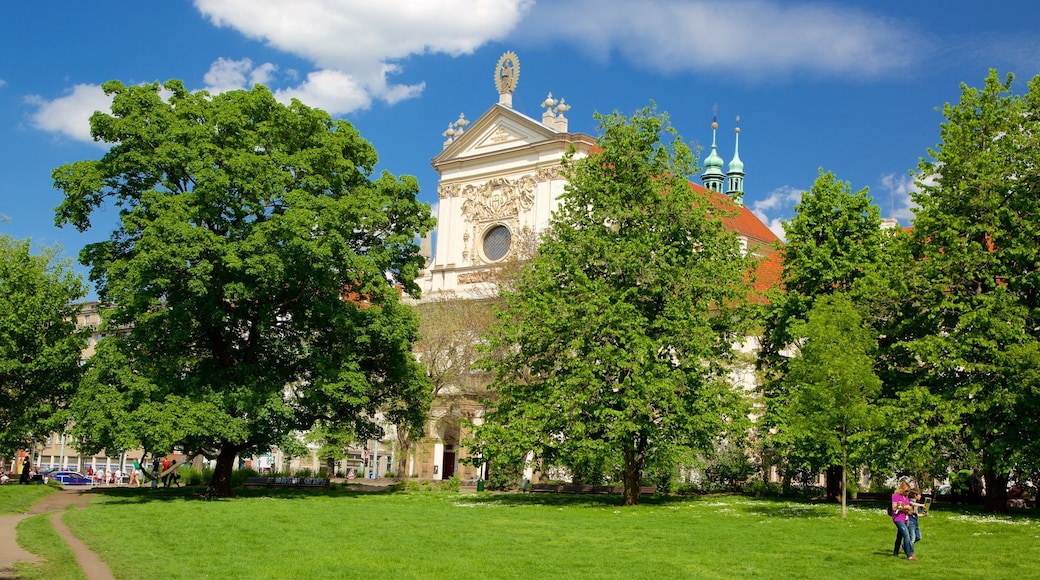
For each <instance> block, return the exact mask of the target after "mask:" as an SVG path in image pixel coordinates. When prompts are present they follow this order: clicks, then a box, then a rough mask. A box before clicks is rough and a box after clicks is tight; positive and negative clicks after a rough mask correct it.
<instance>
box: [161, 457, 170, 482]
mask: <svg viewBox="0 0 1040 580" xmlns="http://www.w3.org/2000/svg"><path fill="white" fill-rule="evenodd" d="M169 468H170V460H169V459H163V460H162V485H163V487H170V474H169V473H166V470H167V469H169Z"/></svg>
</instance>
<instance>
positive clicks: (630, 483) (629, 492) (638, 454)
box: [624, 438, 646, 505]
mask: <svg viewBox="0 0 1040 580" xmlns="http://www.w3.org/2000/svg"><path fill="white" fill-rule="evenodd" d="M640 441H642V438H641V439H640ZM638 447H640V448H639V449H632V448H630V449H625V473H624V478H625V502H624V505H639V484H640V483H642V480H643V463H644V462H645V461H646V454H645V452H644V451H643V450H642V447H644V446H642V445H640V446H638Z"/></svg>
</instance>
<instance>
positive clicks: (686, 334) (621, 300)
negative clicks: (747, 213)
mask: <svg viewBox="0 0 1040 580" xmlns="http://www.w3.org/2000/svg"><path fill="white" fill-rule="evenodd" d="M597 119H598V121H599V123H600V131H601V136H600V137H599V138H598V140H597V144H598V148H597V149H596V150H594V151H593V152H592V153H591V154H590V155H589V156H588V157H586V158H583V159H577V160H576V159H573V158H570V157H568V158H566V159H565V166H566V172H567V175H568V179H569V185H568V187H567V189H566V192H565V194H564V195H563V197H562V199H561V205H560V207H559V209H558V211H557V212H556V213H555V214H554V216H553V222H552V225H551V226H550V228H549V229H548V230H547V232H546V233H545V235H544V236H543V238H542V241H541V245H540V247H539V253H538V256H537V257H535V258H534V260H533V261H532V262H531V263H530V265H529V267H528V268H526V269H525V270H524V271H523V273H522V274H521V275H520V278H519V280H518V281H517V282H516V284H515V285H514V286H513V287H512V289H510V290H507V291H506V292H505V294H504V297H505V302H506V306H505V307H504V308H503V309H502V310H501V312H500V317H499V324H500V325H499V326H497V327H496V328H495V330H494V331H493V332H492V333H491V335H490V346H491V348H492V349H496V350H494V351H492V352H493V353H495V354H494V355H493V356H490V357H489V358H488V359H487V362H488V365H489V367H490V368H491V369H492V370H494V371H495V373H496V379H495V382H494V384H493V387H494V389H495V394H496V396H497V399H496V407H495V409H494V410H493V411H492V412H491V413H489V415H488V418H487V421H488V423H487V424H486V425H485V426H483V427H482V428H481V429H480V430H479V431H478V433H477V440H478V441H480V442H481V445H480V446H479V451H481V452H483V455H484V457H487V458H489V459H490V460H491V461H495V457H496V454H499V455H500V456H501V455H508V454H512V455H513V457H510V458H509V459H506V460H505V461H506V462H507V463H509V462H510V461H515V455H516V454H518V453H520V454H522V453H525V452H526V451H529V450H530V451H534V452H535V454H536V455H537V456H538V458H539V460H540V461H541V463H542V465H543V466H545V467H548V466H551V465H571V466H572V467H573V466H582V465H585V466H588V465H591V464H597V463H599V464H603V463H608V464H609V463H614V464H617V465H621V466H622V470H621V471H622V479H623V481H624V487H625V495H624V502H625V503H626V504H635V503H638V502H639V486H640V484H641V478H642V475H643V470H644V467H646V465H647V464H648V461H650V460H652V459H653V458H654V457H675V456H677V454H678V453H677V451H679V450H682V451H683V452H685V453H686V454H687V455H689V454H690V452H697V451H703V450H705V449H707V448H711V447H714V446H715V445H716V444H717V443H719V442H720V441H721V440H723V439H725V438H726V437H736V436H738V435H739V434H740V433H742V428H743V427H745V426H746V417H747V408H746V406H745V405H744V403H745V401H744V400H743V397H742V393H741V392H739V391H738V390H736V389H735V388H734V387H733V385H732V384H731V383H730V382H729V380H728V377H729V371H730V368H731V367H730V365H731V363H732V361H733V355H734V351H733V343H734V342H735V341H738V340H739V339H740V337H742V336H743V332H744V330H745V328H744V326H743V324H744V323H745V320H746V319H745V318H744V317H742V316H741V315H740V314H739V312H738V309H739V307H740V306H741V305H742V304H744V303H745V301H746V299H747V296H748V291H749V286H748V279H749V276H748V274H749V267H750V264H749V260H748V259H747V258H746V257H745V256H744V255H743V253H742V252H741V247H740V243H739V241H738V239H737V238H736V236H735V235H734V234H733V233H732V232H730V231H728V230H726V229H725V228H724V227H723V225H722V223H721V221H720V218H721V217H722V214H723V213H724V212H726V211H728V210H729V209H731V208H732V206H730V205H728V204H729V202H728V201H726V200H723V199H720V198H718V197H710V194H707V193H703V192H702V191H701V190H696V189H694V188H693V187H691V185H690V183H689V181H688V180H687V176H688V175H690V174H691V172H692V154H691V151H690V150H689V148H688V147H687V146H686V145H685V144H684V143H683V142H682V139H681V138H679V136H678V135H676V133H675V131H674V129H672V128H671V126H670V125H669V124H668V122H667V117H666V116H664V115H660V114H657V113H656V111H655V110H653V109H652V108H651V109H644V110H641V111H639V112H637V113H636V114H635V115H633V116H632V117H631V118H626V117H625V116H623V115H620V114H618V113H614V114H611V115H605V116H604V115H597Z"/></svg>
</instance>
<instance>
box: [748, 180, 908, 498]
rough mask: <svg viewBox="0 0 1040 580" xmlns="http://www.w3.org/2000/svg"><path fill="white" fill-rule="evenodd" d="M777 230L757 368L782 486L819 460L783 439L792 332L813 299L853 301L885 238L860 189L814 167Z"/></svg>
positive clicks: (833, 486)
mask: <svg viewBox="0 0 1040 580" xmlns="http://www.w3.org/2000/svg"><path fill="white" fill-rule="evenodd" d="M784 232H785V238H786V244H785V245H784V247H783V249H782V252H783V277H782V284H783V289H782V291H781V292H777V293H774V294H773V295H771V296H770V304H769V306H768V307H767V308H766V324H765V329H764V330H765V332H764V336H763V342H762V351H761V356H760V358H759V364H760V366H761V367H762V369H763V371H764V377H765V381H764V384H763V395H764V398H765V400H766V404H767V412H766V415H765V418H764V423H763V425H764V427H765V428H766V430H773V432H775V433H777V434H779V435H780V436H779V437H767V438H766V440H767V445H769V446H771V447H772V448H773V449H775V450H776V451H777V452H778V455H779V456H780V457H781V458H782V460H783V462H784V464H785V465H784V466H782V467H784V473H785V482H786V481H789V479H788V477H787V475H789V474H790V471H791V469H790V468H789V467H790V466H794V465H797V464H806V463H813V464H815V461H816V460H817V459H819V453H817V450H814V449H812V448H805V447H802V448H796V447H794V446H792V441H790V440H787V439H786V438H785V437H786V435H784V434H785V433H786V431H785V430H784V428H783V427H784V425H785V424H786V422H787V421H788V418H789V417H790V411H789V409H788V408H787V407H788V404H789V403H790V402H791V398H790V396H789V393H788V391H787V383H786V382H785V381H784V375H785V373H786V372H787V361H788V356H787V355H788V354H789V353H788V352H787V349H789V348H790V347H791V346H792V345H793V344H794V341H795V340H796V339H797V338H798V337H797V336H796V333H794V332H793V329H794V328H796V327H797V326H798V325H799V324H801V322H802V321H804V320H806V318H807V316H808V314H809V312H810V311H811V310H812V308H813V306H814V304H815V303H816V301H817V300H819V299H820V298H823V297H826V296H830V295H832V294H834V293H837V292H844V293H849V294H850V295H851V296H854V297H859V296H860V293H859V292H857V288H856V286H857V283H859V282H861V281H863V280H867V279H870V278H871V277H872V276H873V275H874V274H876V273H877V271H878V269H879V267H880V266H881V265H882V264H883V263H884V247H885V242H886V240H887V239H888V237H887V236H886V235H885V233H884V232H883V231H882V230H881V218H880V214H879V211H878V207H877V206H876V205H874V203H873V201H872V200H871V198H870V195H869V192H868V190H867V189H866V188H864V189H861V190H859V191H855V192H853V190H852V186H851V185H850V184H849V183H848V182H843V181H840V180H839V179H838V178H837V177H835V175H834V174H833V173H831V172H824V171H823V170H822V169H820V171H819V175H818V177H817V179H816V181H815V182H814V183H813V185H812V187H811V188H810V189H809V191H807V192H805V193H804V194H802V198H801V200H800V201H799V203H798V205H796V206H795V216H794V218H792V219H791V221H790V222H787V223H785V224H784ZM854 301H856V300H855V299H854ZM840 471H841V469H840V467H839V466H837V465H832V466H831V467H830V469H829V470H828V478H827V481H828V492H829V495H830V496H831V497H834V498H837V496H838V493H839V492H840V487H841V480H840V479H839V477H840Z"/></svg>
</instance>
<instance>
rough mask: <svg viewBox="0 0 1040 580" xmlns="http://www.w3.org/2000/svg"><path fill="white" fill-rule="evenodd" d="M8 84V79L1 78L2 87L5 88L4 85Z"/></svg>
mask: <svg viewBox="0 0 1040 580" xmlns="http://www.w3.org/2000/svg"><path fill="white" fill-rule="evenodd" d="M6 84H7V81H5V80H4V79H0V88H3V86H4V85H6Z"/></svg>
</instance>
